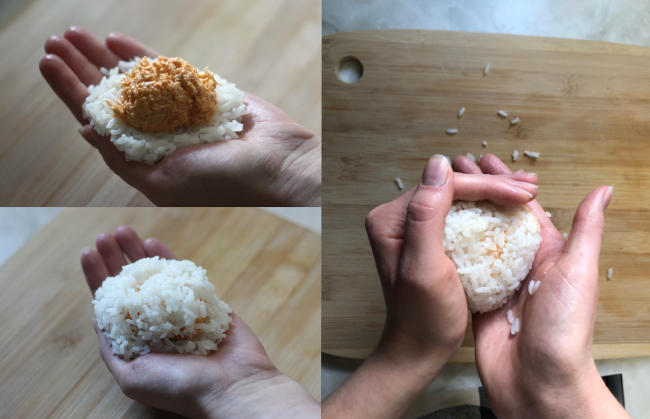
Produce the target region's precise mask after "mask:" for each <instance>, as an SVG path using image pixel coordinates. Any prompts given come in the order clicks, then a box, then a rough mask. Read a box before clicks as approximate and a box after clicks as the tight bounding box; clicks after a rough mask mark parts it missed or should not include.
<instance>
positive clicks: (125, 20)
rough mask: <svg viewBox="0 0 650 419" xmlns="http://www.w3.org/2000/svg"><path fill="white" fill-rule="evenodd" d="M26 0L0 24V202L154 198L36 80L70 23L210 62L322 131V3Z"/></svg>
mask: <svg viewBox="0 0 650 419" xmlns="http://www.w3.org/2000/svg"><path fill="white" fill-rule="evenodd" d="M23 3H24V4H23V5H22V6H21V7H20V8H19V9H18V11H17V12H14V13H13V17H12V18H11V19H10V20H9V21H8V22H7V23H5V24H4V25H2V26H1V27H0V50H1V51H3V60H2V63H0V91H2V95H3V97H2V100H1V101H0V125H1V126H2V127H3V136H2V142H0V205H14V206H20V205H37V206H44V205H61V206H85V205H92V206H127V205H151V202H150V201H149V200H148V199H146V197H144V195H142V194H141V193H140V192H138V191H137V190H135V189H133V188H132V187H130V186H129V185H128V184H126V183H125V182H123V181H122V180H121V179H120V178H119V177H117V176H116V175H114V174H113V173H112V172H111V171H110V169H108V167H107V166H106V165H105V164H104V161H103V160H102V158H101V156H100V155H99V153H98V152H96V151H95V150H94V149H93V148H92V147H91V146H90V145H88V144H87V143H86V142H85V141H84V140H83V138H81V136H80V135H79V133H78V132H77V129H78V128H79V126H78V124H77V122H76V121H75V120H74V117H73V116H72V115H71V114H70V112H69V111H68V110H67V108H66V107H65V105H63V103H61V102H60V101H59V99H58V98H57V97H56V95H55V94H54V93H53V92H52V91H51V89H50V88H49V86H48V85H47V83H46V82H45V80H44V79H43V78H42V77H41V74H40V72H39V70H38V61H39V59H40V58H41V57H42V56H43V54H44V50H43V46H44V44H45V40H46V39H47V38H48V37H49V36H51V35H54V34H59V35H60V34H62V33H63V32H64V31H65V29H66V28H68V27H69V26H71V25H80V26H83V27H86V28H87V29H89V30H90V31H91V32H92V33H93V34H95V35H96V36H98V37H100V38H104V37H105V36H106V35H107V34H108V33H109V32H111V31H118V32H123V33H126V34H128V35H130V36H133V37H135V38H136V39H139V40H140V41H142V42H144V43H145V44H148V45H150V46H151V47H152V48H154V49H156V50H157V51H159V52H160V53H162V54H167V55H170V56H181V57H183V58H185V59H187V60H188V61H190V62H192V63H194V64H196V65H197V66H198V67H200V68H203V67H205V66H209V67H210V69H212V70H213V71H215V72H217V73H219V74H220V75H222V76H224V77H226V78H227V79H229V80H230V81H233V82H235V83H236V84H237V86H238V87H239V88H241V89H243V90H245V91H248V92H250V93H253V94H255V95H257V96H259V97H262V98H264V99H266V100H268V101H269V102H272V103H274V104H276V105H278V106H279V107H280V108H282V109H284V110H285V111H286V112H287V113H288V114H289V115H291V116H292V117H293V118H294V119H295V120H296V121H298V122H299V123H301V124H303V125H304V126H305V127H307V128H309V129H310V130H312V131H313V132H315V133H318V134H320V128H321V127H320V124H321V74H320V70H321V62H320V55H321V54H320V51H321V50H320V46H321V23H320V22H321V6H320V5H321V2H320V1H319V0H278V1H269V0H251V1H246V2H242V1H238V0H216V1H215V0H194V1H192V2H191V3H187V2H179V1H173V0H142V1H137V2H129V3H128V5H127V4H126V3H124V2H123V1H119V0H107V1H101V2H87V1H84V0H57V1H56V2H51V1H47V0H31V1H25V2H23ZM0 7H3V6H0Z"/></svg>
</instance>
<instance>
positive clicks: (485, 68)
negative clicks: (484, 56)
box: [483, 63, 490, 76]
mask: <svg viewBox="0 0 650 419" xmlns="http://www.w3.org/2000/svg"><path fill="white" fill-rule="evenodd" d="M489 72H490V63H487V64H485V67H483V75H484V76H487V74H488V73H489Z"/></svg>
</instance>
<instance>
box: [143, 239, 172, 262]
mask: <svg viewBox="0 0 650 419" xmlns="http://www.w3.org/2000/svg"><path fill="white" fill-rule="evenodd" d="M144 251H145V253H146V254H147V257H154V256H158V257H161V258H163V259H176V256H174V254H173V253H172V251H171V250H169V249H168V248H167V246H165V245H164V244H162V242H161V241H160V240H158V239H155V238H148V239H147V240H145V241H144Z"/></svg>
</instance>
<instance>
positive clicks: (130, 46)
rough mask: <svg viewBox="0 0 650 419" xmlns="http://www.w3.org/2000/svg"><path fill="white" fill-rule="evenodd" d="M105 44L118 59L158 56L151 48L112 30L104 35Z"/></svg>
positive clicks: (126, 59)
mask: <svg viewBox="0 0 650 419" xmlns="http://www.w3.org/2000/svg"><path fill="white" fill-rule="evenodd" d="M106 46H107V47H108V49H110V50H111V51H112V52H113V53H115V55H117V56H118V57H120V59H122V60H125V61H128V60H131V59H132V58H133V57H152V58H155V57H158V56H159V55H160V54H158V53H157V52H156V51H154V50H153V49H151V48H149V47H147V46H146V45H143V44H141V43H140V42H138V41H136V40H135V39H133V38H131V37H128V36H126V35H124V34H121V33H117V32H112V33H110V34H108V36H107V37H106Z"/></svg>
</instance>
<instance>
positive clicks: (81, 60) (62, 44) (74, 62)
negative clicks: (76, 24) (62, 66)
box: [45, 35, 102, 85]
mask: <svg viewBox="0 0 650 419" xmlns="http://www.w3.org/2000/svg"><path fill="white" fill-rule="evenodd" d="M45 52H47V53H48V54H54V55H56V56H58V57H60V58H61V59H62V60H63V61H64V62H65V63H66V64H67V66H68V67H69V68H70V70H72V72H73V73H74V74H75V75H76V76H77V78H78V79H79V81H81V82H82V83H83V84H85V85H89V84H97V83H99V81H100V80H101V79H102V73H100V72H99V69H98V68H97V67H96V66H95V65H94V64H93V63H91V62H90V61H88V59H87V58H86V57H85V56H84V55H83V54H82V53H80V52H79V50H78V49H77V48H75V47H74V45H72V44H71V43H70V41H68V40H67V39H65V38H61V37H60V36H57V35H54V36H52V37H50V39H48V40H47V42H45Z"/></svg>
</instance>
